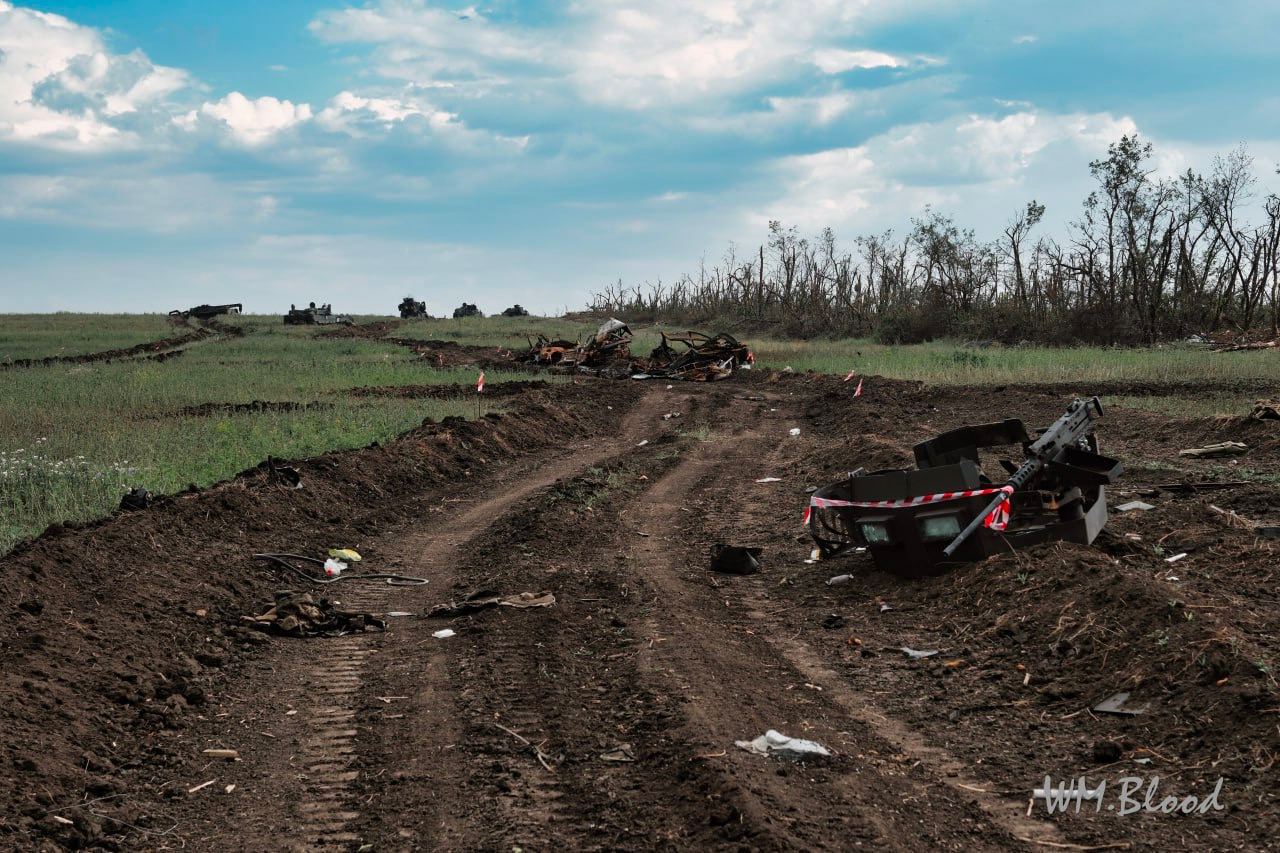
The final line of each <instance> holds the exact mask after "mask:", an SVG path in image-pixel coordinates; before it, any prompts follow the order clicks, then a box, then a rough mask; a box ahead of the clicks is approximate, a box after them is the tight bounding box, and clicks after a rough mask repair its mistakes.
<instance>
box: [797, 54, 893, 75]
mask: <svg viewBox="0 0 1280 853" xmlns="http://www.w3.org/2000/svg"><path fill="white" fill-rule="evenodd" d="M813 64H814V65H816V66H818V68H820V69H821V70H822V72H823V73H824V74H839V73H841V72H842V71H852V70H853V69H855V68H905V67H906V66H907V65H909V64H910V63H909V62H908V60H906V59H903V58H901V57H898V56H894V55H892V54H889V53H881V52H880V51H878V50H840V49H838V48H826V49H825V50H819V51H815V52H814V54H813Z"/></svg>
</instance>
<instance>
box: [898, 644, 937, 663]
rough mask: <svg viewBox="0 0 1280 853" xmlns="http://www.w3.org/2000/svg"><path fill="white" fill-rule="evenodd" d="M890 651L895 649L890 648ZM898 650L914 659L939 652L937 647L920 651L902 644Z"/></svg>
mask: <svg viewBox="0 0 1280 853" xmlns="http://www.w3.org/2000/svg"><path fill="white" fill-rule="evenodd" d="M890 651H894V650H893V649H890ZM896 651H900V652H902V653H903V654H905V655H906V656H907V657H909V658H911V659H912V660H920V659H921V658H931V657H933V656H934V655H936V654H937V653H938V651H937V649H929V650H928V651H920V650H918V649H913V648H911V647H910V646H900V647H899V648H898V649H896Z"/></svg>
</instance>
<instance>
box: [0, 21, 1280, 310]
mask: <svg viewBox="0 0 1280 853" xmlns="http://www.w3.org/2000/svg"><path fill="white" fill-rule="evenodd" d="M1277 36H1280V4H1275V3H1270V2H1264V0H1225V2H1221V3H1218V4H1214V5H1209V4H1192V3H1177V2H1173V3H1170V2H1154V0H1133V1H1132V2H1127V3H1125V4H1123V6H1119V5H1118V4H1114V3H1112V2H1098V0H1083V2H1075V3H1070V4H1067V3H1060V2H1003V3H1001V2H994V0H893V1H892V2H890V1H889V0H808V2H778V0H709V2H702V3H698V2H687V0H686V1H685V2H682V1H681V0H648V2H645V3H638V2H627V0H591V2H588V0H573V2H561V3H541V2H538V3H533V2H514V0H498V2H493V3H488V4H485V3H480V4H477V5H474V6H468V5H465V4H464V3H463V2H458V3H453V4H447V3H446V4H442V3H433V2H424V0H371V1H370V2H364V3H359V4H347V5H344V4H342V3H339V2H301V1H300V0H274V2H266V3H264V2H261V0H259V2H255V3H249V2H244V0H223V2H219V3H216V4H214V3H208V2H204V1H203V0H201V2H196V0H170V2H164V3H161V2H157V0H149V2H142V0H96V2H85V1H84V0H65V1H64V2H57V1H56V0H51V1H50V2H43V3H30V4H24V3H17V4H14V3H11V2H7V0H0V312H5V311H48V310H73V309H82V310H98V311H115V310H127V311H164V310H168V309H169V308H172V307H178V306H186V305H189V304H194V303H196V302H204V301H210V302H222V301H242V302H244V303H246V306H247V308H248V309H249V310H252V311H260V312H276V311H279V310H281V309H282V308H284V307H287V305H288V304H289V303H290V302H304V301H309V300H312V299H314V300H316V301H323V302H332V303H333V304H334V305H335V307H337V308H340V309H342V310H350V311H358V312H390V311H391V310H392V309H393V308H394V306H395V304H396V303H397V302H398V301H399V298H400V297H401V296H403V295H405V294H406V293H412V294H414V295H415V296H417V297H418V298H420V299H425V300H426V301H427V302H428V305H429V307H430V309H432V310H433V311H434V312H436V313H440V312H444V311H447V310H449V309H451V308H452V307H454V306H456V305H457V304H458V303H459V302H461V301H463V300H464V299H466V300H467V301H477V302H479V304H480V305H481V307H482V308H484V309H486V310H488V311H497V310H501V309H502V308H504V307H506V306H507V305H509V304H511V303H512V302H514V301H519V302H521V303H523V304H524V305H526V306H528V307H530V308H532V309H535V310H539V311H556V310H560V309H563V308H566V307H569V308H573V307H579V306H580V305H582V303H583V302H584V301H585V299H586V298H587V296H588V294H589V293H590V292H591V291H593V290H594V289H597V288H599V287H601V286H602V285H604V284H606V283H609V282H613V281H616V280H618V279H621V280H622V281H624V282H626V283H628V284H635V283H641V282H644V281H654V280H659V279H661V280H664V281H669V280H671V279H673V278H675V277H676V276H677V275H678V274H679V273H681V272H684V271H689V270H693V269H695V268H696V267H697V265H698V264H699V262H700V261H701V260H702V259H703V258H704V257H705V258H706V259H707V261H708V262H709V263H714V262H715V261H717V260H718V259H719V258H720V257H721V255H722V254H723V252H724V250H725V248H726V247H727V246H728V245H729V244H730V243H731V242H732V243H736V244H737V245H739V246H742V247H744V248H750V247H753V246H754V245H755V244H757V243H758V242H759V241H760V240H761V239H762V238H763V236H764V233H765V229H766V224H767V222H768V221H769V220H771V219H781V220H783V221H784V222H786V223H789V224H795V225H797V226H798V227H799V228H800V229H801V230H802V231H805V232H816V231H817V230H819V229H821V228H822V227H824V226H828V225H829V226H831V227H833V228H834V229H835V230H836V233H837V235H838V236H842V237H844V238H846V239H849V238H852V237H853V236H854V235H856V234H858V233H864V232H868V231H876V232H879V231H883V230H884V229H886V228H895V229H902V228H903V227H906V226H908V225H909V221H910V218H911V217H912V216H913V215H917V214H919V213H920V211H921V210H922V209H923V207H924V206H925V205H929V204H931V205H933V206H935V207H937V208H939V209H941V210H943V211H946V212H949V213H954V214H955V215H956V216H957V218H958V219H960V220H961V221H962V222H963V223H964V224H967V225H970V226H972V227H974V228H976V229H977V231H978V233H979V234H980V235H982V236H986V237H994V236H995V235H996V234H998V233H999V230H1000V228H1001V226H1002V225H1003V223H1004V222H1005V220H1006V219H1007V218H1008V217H1009V216H1010V215H1011V214H1012V213H1013V211H1014V210H1015V209H1017V208H1019V207H1021V206H1023V205H1024V204H1025V202H1026V201H1027V200H1029V199H1031V198H1038V199H1040V200H1041V201H1044V202H1045V203H1046V204H1047V205H1048V214H1047V216H1046V221H1045V224H1044V226H1042V227H1044V228H1046V229H1049V230H1052V231H1061V230H1062V229H1063V228H1064V226H1065V224H1066V223H1067V222H1068V221H1069V220H1070V219H1072V218H1074V217H1075V216H1076V215H1077V214H1078V212H1079V207H1080V201H1081V199H1082V198H1083V197H1084V195H1085V194H1086V193H1087V192H1088V190H1089V176H1088V165H1087V164H1088V162H1089V160H1091V159H1093V158H1095V157H1097V156H1098V155H1099V154H1101V153H1102V152H1103V151H1104V150H1105V148H1106V145H1107V143H1108V142H1111V141H1114V140H1115V139H1116V138H1118V137H1119V136H1120V135H1121V134H1122V133H1131V132H1135V131H1136V132H1139V133H1141V134H1142V135H1143V136H1145V137H1146V138H1148V139H1149V140H1151V141H1152V142H1153V143H1154V144H1155V146H1156V149H1157V155H1158V159H1157V165H1158V167H1159V168H1160V169H1161V170H1162V171H1163V172H1165V173H1167V174H1173V173H1176V172H1179V171H1181V170H1184V169H1186V168H1187V167H1189V166H1190V167H1195V168H1206V167H1207V166H1208V165H1209V162H1210V161H1211V159H1212V157H1213V155H1214V154H1216V153H1225V152H1226V151H1227V150H1229V149H1230V148H1232V147H1234V146H1235V145H1237V144H1239V143H1241V142H1245V143H1247V144H1248V146H1249V149H1250V151H1251V152H1252V154H1253V155H1254V157H1255V158H1256V163H1257V167H1258V171H1259V173H1260V174H1261V176H1262V178H1263V181H1262V185H1263V187H1273V186H1278V185H1280V179H1277V178H1276V176H1275V175H1274V174H1273V173H1274V169H1275V165H1276V161H1277V159H1280V94H1278V93H1276V92H1275V89H1274V83H1275V81H1276V80H1278V79H1280V73H1278V72H1280V55H1277V53H1276V52H1275V51H1274V50H1273V49H1272V48H1271V46H1272V45H1273V44H1274V41H1275V38H1276V37H1277Z"/></svg>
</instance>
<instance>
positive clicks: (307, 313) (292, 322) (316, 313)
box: [284, 302, 355, 326]
mask: <svg viewBox="0 0 1280 853" xmlns="http://www.w3.org/2000/svg"><path fill="white" fill-rule="evenodd" d="M284 323H285V325H286V326H337V325H346V326H350V325H352V324H353V323H355V320H353V319H352V318H351V315H350V314H335V313H333V306H332V305H328V304H325V305H321V306H319V307H316V304H315V303H314V302H312V303H311V304H310V305H308V306H307V307H306V308H299V307H297V306H296V305H290V306H289V313H288V314H285V315H284Z"/></svg>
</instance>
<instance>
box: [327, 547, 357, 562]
mask: <svg viewBox="0 0 1280 853" xmlns="http://www.w3.org/2000/svg"><path fill="white" fill-rule="evenodd" d="M329 556H330V557H332V558H333V559H335V560H346V561H347V562H348V563H358V562H360V561H361V560H363V559H364V558H363V557H361V556H360V552H359V551H356V550H355V549H353V548H330V549H329Z"/></svg>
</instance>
